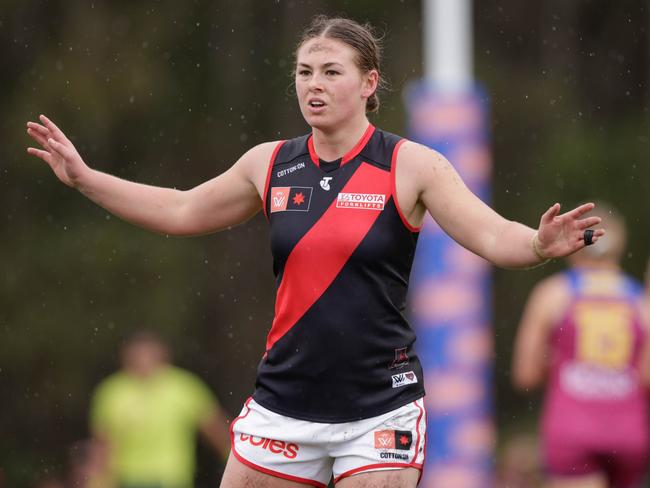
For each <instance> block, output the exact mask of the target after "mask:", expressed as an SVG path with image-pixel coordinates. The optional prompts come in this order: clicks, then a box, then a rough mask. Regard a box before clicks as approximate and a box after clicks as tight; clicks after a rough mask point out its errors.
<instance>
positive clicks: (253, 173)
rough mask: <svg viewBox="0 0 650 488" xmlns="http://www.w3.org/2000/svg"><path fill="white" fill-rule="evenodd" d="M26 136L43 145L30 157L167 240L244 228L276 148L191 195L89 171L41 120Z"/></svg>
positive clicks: (255, 151) (245, 159)
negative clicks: (231, 227)
mask: <svg viewBox="0 0 650 488" xmlns="http://www.w3.org/2000/svg"><path fill="white" fill-rule="evenodd" d="M39 120H40V122H28V123H27V133H28V134H29V135H30V136H31V137H32V139H33V140H34V141H35V142H36V143H37V144H38V145H40V148H36V147H30V148H28V149H27V152H28V153H29V154H31V155H33V156H36V157H37V158H40V159H41V160H43V161H45V162H46V163H47V164H48V165H49V166H50V168H51V169H52V171H53V172H54V174H55V175H56V176H57V178H58V179H59V180H61V182H63V183H64V184H66V185H68V186H70V187H72V188H75V189H77V190H79V191H80V192H81V193H82V194H84V195H85V196H86V197H88V198H89V199H90V200H92V201H93V202H95V203H97V204H98V205H100V206H102V207H103V208H105V209H106V210H108V211H109V212H111V213H113V214H114V215H116V216H118V217H120V218H122V219H124V220H126V221H128V222H131V223H133V224H135V225H138V226H140V227H143V228H145V229H148V230H151V231H154V232H158V233H160V234H167V235H178V236H187V235H199V234H207V233H210V232H216V231H218V230H222V229H226V228H228V227H230V226H233V225H237V224H240V223H242V222H244V221H245V220H247V219H248V218H250V217H252V216H253V215H254V214H255V213H257V212H258V211H259V210H260V209H261V208H262V202H261V194H262V191H263V186H264V175H265V174H266V166H267V165H268V161H269V160H270V158H271V154H272V152H273V150H274V148H275V147H276V145H277V144H276V143H264V144H260V145H258V146H255V147H254V148H252V149H250V150H249V151H247V152H246V153H245V154H244V155H243V156H242V157H241V158H239V160H238V161H237V162H236V163H235V164H234V165H233V166H232V167H231V168H230V169H228V170H227V171H225V172H224V173H222V174H220V175H218V176H216V177H214V178H212V179H211V180H209V181H206V182H205V183H202V184H200V185H198V186H196V187H194V188H192V189H189V190H184V191H182V190H177V189H175V188H163V187H156V186H152V185H144V184H141V183H136V182H133V181H127V180H124V179H122V178H118V177H116V176H113V175H109V174H107V173H103V172H101V171H97V170H94V169H92V168H90V167H89V166H88V165H87V164H86V163H85V162H84V161H83V159H82V158H81V156H80V155H79V152H78V151H77V149H76V148H75V147H74V145H73V144H72V142H71V141H70V139H68V138H67V137H66V135H65V134H64V133H63V132H62V131H61V129H59V128H58V127H57V126H56V125H55V124H54V122H52V121H51V120H50V119H48V118H47V117H45V116H44V115H41V116H40V118H39Z"/></svg>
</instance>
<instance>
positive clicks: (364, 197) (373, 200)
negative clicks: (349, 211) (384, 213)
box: [336, 193, 386, 210]
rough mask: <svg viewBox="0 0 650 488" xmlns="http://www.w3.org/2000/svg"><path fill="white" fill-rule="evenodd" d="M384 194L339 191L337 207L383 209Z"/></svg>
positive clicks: (384, 202)
mask: <svg viewBox="0 0 650 488" xmlns="http://www.w3.org/2000/svg"><path fill="white" fill-rule="evenodd" d="M385 204H386V195H382V194H379V193H339V194H338V197H337V198H336V207H337V208H358V209H364V210H383V209H384V205H385Z"/></svg>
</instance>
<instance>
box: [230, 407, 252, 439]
mask: <svg viewBox="0 0 650 488" xmlns="http://www.w3.org/2000/svg"><path fill="white" fill-rule="evenodd" d="M252 399H253V397H248V399H247V400H246V403H244V406H245V407H246V408H248V412H246V413H245V414H244V415H240V416H239V417H237V418H236V419H235V420H233V421H232V422H230V429H228V430H230V447H231V448H232V450H233V451H234V450H235V423H236V422H237V421H238V420H241V419H243V418H245V417H246V416H247V415H248V414H249V413H251V409H250V407H249V406H248V404H249V403H250V402H251V400H252Z"/></svg>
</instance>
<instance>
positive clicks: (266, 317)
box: [0, 0, 650, 487]
mask: <svg viewBox="0 0 650 488" xmlns="http://www.w3.org/2000/svg"><path fill="white" fill-rule="evenodd" d="M316 13H329V14H342V15H347V16H351V17H353V18H355V19H357V20H360V21H370V22H371V23H373V24H374V25H375V26H376V27H377V28H378V29H379V30H380V31H382V32H384V33H385V39H384V42H385V64H384V71H385V75H387V77H388V78H389V80H390V82H391V85H392V90H391V91H390V92H389V93H385V94H384V96H383V107H382V109H381V111H380V113H379V115H378V116H376V117H375V118H374V119H373V122H374V123H375V124H377V125H379V126H381V127H383V128H385V129H387V130H390V131H393V132H397V133H402V134H404V130H405V129H404V127H405V123H406V114H405V112H404V107H403V101H402V90H403V88H404V86H405V84H406V83H407V82H408V81H410V80H416V79H418V78H420V77H421V76H422V62H421V51H422V49H421V29H422V25H421V2H420V1H416V0H401V1H398V0H374V1H369V0H347V1H344V0H338V1H335V0H290V1H289V0H273V1H272V0H263V1H254V0H218V1H198V0H192V1H190V0H188V1H185V2H179V1H172V0H151V1H143V2H129V1H124V0H119V1H118V0H113V1H108V0H98V1H86V0H83V1H82V0H66V1H64V0H21V1H18V0H2V2H1V3H0V61H1V62H2V75H1V76H0V107H2V112H3V113H2V118H0V141H1V143H0V163H1V166H0V168H1V171H0V202H2V206H1V208H2V210H3V211H2V214H1V215H0V218H1V219H2V226H1V232H2V234H1V237H2V238H1V239H0V252H1V256H2V258H1V261H0V262H2V266H1V269H2V271H1V272H0V399H1V408H0V467H1V468H2V470H3V471H4V476H5V482H6V484H7V486H11V487H14V486H15V487H26V486H30V484H31V483H32V482H33V480H34V479H35V478H37V477H39V476H41V475H42V474H43V473H56V472H58V471H60V470H62V469H64V465H65V462H66V450H67V448H68V446H69V445H70V444H71V443H72V442H74V441H76V440H78V439H82V438H84V437H87V435H88V430H87V409H88V402H89V397H90V394H91V391H92V388H93V387H94V385H95V384H96V383H97V382H98V381H99V380H100V379H101V378H102V377H103V376H105V375H106V374H108V373H109V372H111V371H112V370H114V369H115V368H116V366H117V361H116V359H117V358H116V352H117V347H118V345H119V343H120V341H121V339H122V338H123V337H124V336H125V335H126V334H127V333H128V332H129V331H131V330H133V329H135V328H138V327H150V328H155V329H158V330H161V331H162V332H163V333H164V334H165V335H166V337H167V338H168V339H169V340H170V341H171V342H172V344H173V345H174V349H175V355H176V361H177V363H178V364H180V365H182V366H184V367H187V368H189V369H191V370H193V371H195V372H197V373H199V374H200V375H201V376H202V377H204V378H205V379H206V380H207V381H208V383H209V384H210V385H211V386H212V387H213V388H214V389H215V391H216V392H217V393H218V395H219V397H220V399H221V401H222V403H223V404H224V406H225V407H226V408H227V409H228V410H229V411H230V412H231V413H232V414H236V413H237V412H238V411H239V409H240V408H241V405H242V402H243V400H244V399H245V398H246V397H247V396H248V395H249V394H250V393H251V392H252V388H253V382H254V374H255V368H256V365H257V362H258V360H259V358H260V357H261V354H262V352H263V345H264V340H265V336H266V333H267V331H268V328H269V327H270V323H271V318H272V312H273V299H274V296H273V295H274V292H273V290H274V285H273V277H272V269H271V257H270V252H269V250H268V244H267V241H268V235H267V227H266V223H265V219H264V217H263V216H261V215H258V216H257V217H255V218H254V219H252V220H251V221H250V222H248V223H246V224H244V225H243V226H240V227H238V228H235V229H232V230H231V231H228V232H224V233H221V234H217V235H213V236H206V237H200V238H192V239H177V238H168V237H165V236H157V235H152V234H148V233H147V232H145V231H142V230H140V229H137V228H135V227H132V226H130V225H129V224H126V223H123V222H121V221H119V220H117V219H115V218H112V217H111V216H110V215H108V214H107V213H106V212H105V211H103V210H102V209H100V208H98V207H96V206H95V205H93V204H92V203H90V202H88V201H87V200H85V199H84V198H83V197H82V196H81V195H79V194H77V193H76V192H74V191H72V190H70V189H68V188H66V187H65V186H63V185H61V184H60V183H59V182H58V181H57V180H56V179H55V178H54V177H53V175H52V174H51V172H50V171H49V169H48V168H47V167H46V166H45V165H44V164H42V163H40V161H38V160H36V159H35V158H31V157H29V156H27V155H26V153H25V147H26V146H27V145H30V141H29V138H28V137H27V135H26V134H25V122H26V121H27V120H34V119H35V118H36V117H37V116H38V114H40V113H45V114H48V115H50V116H51V117H52V118H53V119H54V120H55V121H56V122H57V123H58V124H59V125H60V126H61V127H62V128H63V129H64V130H65V131H66V133H67V134H68V135H69V136H70V137H71V139H72V140H73V142H74V143H75V144H76V146H77V148H78V149H79V151H80V153H81V154H82V155H83V156H84V158H85V160H86V161H87V162H88V163H89V164H91V165H92V166H93V167H95V168H97V169H101V170H104V171H107V172H110V173H113V174H116V175H119V176H121V177H124V178H128V179H133V180H138V181H141V182H144V183H151V184H156V185H165V186H174V187H178V188H189V187H191V186H193V185H196V184H198V183H200V182H203V181H204V180H206V179H209V178H211V177H213V176H215V175H216V174H218V173H220V172H222V171H224V170H225V169H226V168H228V167H229V166H230V165H231V164H232V163H233V162H234V161H235V160H236V159H237V158H238V157H239V156H240V155H241V154H242V153H243V152H244V151H245V150H246V149H248V148H249V147H251V146H252V145H254V144H257V143H260V142H263V141H268V140H275V139H281V138H290V137H294V136H296V135H299V134H302V133H304V132H306V131H307V127H306V125H305V123H304V121H303V120H302V118H301V116H300V112H299V110H298V107H297V103H296V101H295V99H294V95H293V90H292V78H291V71H292V63H293V51H294V48H295V43H296V41H297V37H298V35H299V33H300V30H301V27H302V26H303V25H304V24H305V23H306V22H307V21H308V20H309V19H310V17H311V16H312V15H314V14H316ZM474 18H475V40H474V45H475V68H476V78H477V80H479V82H480V83H481V84H482V85H483V86H484V87H485V88H486V90H487V93H488V96H489V98H490V107H491V120H492V136H493V155H494V178H493V180H494V188H493V202H492V204H493V206H494V207H495V208H496V209H497V210H498V211H499V212H501V213H502V214H504V215H505V216H507V217H509V218H512V219H516V220H520V221H522V222H524V223H527V224H529V225H531V226H537V223H538V219H539V216H540V215H541V213H542V212H543V211H544V210H545V209H546V208H548V206H550V205H551V204H552V203H554V202H555V201H559V202H561V203H563V204H565V206H570V205H573V204H575V203H577V202H581V201H584V200H591V199H603V200H608V201H611V202H613V203H614V205H615V206H617V207H618V208H619V209H620V210H621V211H622V212H623V214H624V215H626V216H627V220H628V224H629V226H630V243H629V252H628V254H627V256H626V259H625V262H624V267H625V269H626V270H628V271H629V272H630V273H632V274H633V275H634V276H636V277H637V278H641V277H642V273H643V269H644V267H645V261H646V259H647V257H648V254H650V231H649V230H648V218H647V214H648V210H650V198H649V196H648V195H649V194H650V140H649V137H650V121H649V106H650V33H649V32H648V30H649V29H650V11H649V6H648V3H647V2H646V1H645V0H625V1H620V2H611V1H609V0H575V1H571V2H567V1H566V0H544V1H533V2H523V3H522V2H519V1H516V0H482V1H481V2H476V5H475V11H474ZM405 135H406V134H405ZM561 265H562V263H553V264H551V265H549V266H547V267H545V268H542V269H536V270H534V271H530V272H513V271H501V270H497V271H496V272H495V275H494V276H495V292H494V296H495V304H494V305H495V308H494V310H495V316H494V331H495V337H496V343H495V349H496V362H495V379H496V384H495V391H496V409H495V410H496V412H497V421H498V426H499V429H500V432H501V433H503V434H504V435H508V434H509V433H511V432H515V431H517V430H518V429H520V428H526V427H525V426H527V425H530V424H531V420H532V419H533V418H534V415H535V413H536V411H537V408H538V407H539V401H538V397H534V398H524V397H521V396H519V395H516V394H515V393H513V392H512V390H511V388H510V384H509V362H510V351H511V347H512V340H513V333H514V330H515V327H516V324H517V321H518V318H519V314H520V313H521V308H522V304H523V300H524V299H525V297H526V294H527V293H528V291H529V290H530V288H531V286H532V285H533V283H534V282H535V281H536V280H538V279H539V278H541V277H543V276H546V275H547V274H548V273H550V272H552V271H554V270H556V269H558V268H559V267H560V266H561ZM522 426H524V427H522ZM218 476H219V468H218V467H215V466H214V463H211V462H210V461H209V458H208V457H207V454H206V453H204V454H203V458H202V470H201V479H200V480H199V486H209V485H210V486H216V485H215V483H216V482H217V481H216V480H217V479H218Z"/></svg>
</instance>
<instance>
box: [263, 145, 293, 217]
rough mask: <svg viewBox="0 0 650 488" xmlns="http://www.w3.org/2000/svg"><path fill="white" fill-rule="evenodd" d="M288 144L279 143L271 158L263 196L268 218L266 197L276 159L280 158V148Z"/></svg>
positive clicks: (265, 212) (264, 208)
mask: <svg viewBox="0 0 650 488" xmlns="http://www.w3.org/2000/svg"><path fill="white" fill-rule="evenodd" d="M285 142H287V141H280V142H278V144H277V146H275V149H273V155H272V156H271V161H269V168H268V169H267V170H266V182H265V183H264V195H263V196H262V209H263V210H264V215H265V216H266V218H267V219H268V218H269V213H268V211H267V209H266V197H267V195H268V193H269V184H270V183H271V173H272V172H273V165H274V164H275V158H277V157H278V152H280V148H281V147H282V145H283V144H284V143H285Z"/></svg>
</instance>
